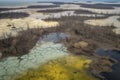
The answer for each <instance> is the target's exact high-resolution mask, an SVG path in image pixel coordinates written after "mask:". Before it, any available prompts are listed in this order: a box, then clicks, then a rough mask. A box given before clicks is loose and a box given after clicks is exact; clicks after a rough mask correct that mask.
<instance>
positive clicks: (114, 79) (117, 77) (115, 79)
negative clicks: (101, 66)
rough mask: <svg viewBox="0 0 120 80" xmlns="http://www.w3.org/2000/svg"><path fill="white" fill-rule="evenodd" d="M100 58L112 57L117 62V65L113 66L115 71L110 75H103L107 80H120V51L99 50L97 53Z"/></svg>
mask: <svg viewBox="0 0 120 80" xmlns="http://www.w3.org/2000/svg"><path fill="white" fill-rule="evenodd" d="M96 53H97V54H98V55H100V56H110V57H112V58H113V59H115V60H117V63H116V64H114V65H113V66H112V69H113V71H112V72H109V73H105V72H104V73H101V75H102V76H104V77H105V78H106V80H120V51H117V50H104V49H99V50H97V52H96Z"/></svg>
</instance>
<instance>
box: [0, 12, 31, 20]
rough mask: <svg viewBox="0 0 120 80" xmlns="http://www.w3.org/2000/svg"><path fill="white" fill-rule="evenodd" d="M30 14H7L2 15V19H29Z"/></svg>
mask: <svg viewBox="0 0 120 80" xmlns="http://www.w3.org/2000/svg"><path fill="white" fill-rule="evenodd" d="M28 16H29V14H28V13H25V12H7V13H0V19H7V18H24V17H28Z"/></svg>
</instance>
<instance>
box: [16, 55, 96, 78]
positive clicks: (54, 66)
mask: <svg viewBox="0 0 120 80" xmlns="http://www.w3.org/2000/svg"><path fill="white" fill-rule="evenodd" d="M91 62H92V61H91V60H90V59H88V58H86V57H85V56H67V57H64V58H58V59H56V60H51V61H49V62H47V63H45V64H43V65H41V66H40V67H39V68H36V69H32V70H31V69H30V70H28V71H27V72H25V73H23V75H22V76H19V77H17V78H16V79H15V80H29V79H30V80H97V79H96V78H94V77H93V76H92V75H90V74H88V72H87V71H88V68H89V64H90V63H91Z"/></svg>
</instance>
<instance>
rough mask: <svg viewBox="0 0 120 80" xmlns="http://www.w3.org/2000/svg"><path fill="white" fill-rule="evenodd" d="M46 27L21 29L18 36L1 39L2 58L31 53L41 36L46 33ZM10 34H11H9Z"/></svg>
mask: <svg viewBox="0 0 120 80" xmlns="http://www.w3.org/2000/svg"><path fill="white" fill-rule="evenodd" d="M45 33H46V32H45V30H44V29H40V28H37V29H28V30H25V31H20V32H19V33H18V35H17V36H16V37H8V38H6V39H1V40H0V51H1V53H2V58H4V57H9V56H22V55H24V54H27V53H29V50H30V49H32V48H33V47H34V46H35V45H36V43H37V41H38V40H39V38H40V37H41V36H42V35H43V34H45ZM9 36H10V35H9Z"/></svg>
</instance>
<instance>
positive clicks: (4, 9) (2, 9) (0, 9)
mask: <svg viewBox="0 0 120 80" xmlns="http://www.w3.org/2000/svg"><path fill="white" fill-rule="evenodd" d="M16 9H25V8H24V7H20V8H0V12H2V11H8V10H16Z"/></svg>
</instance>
